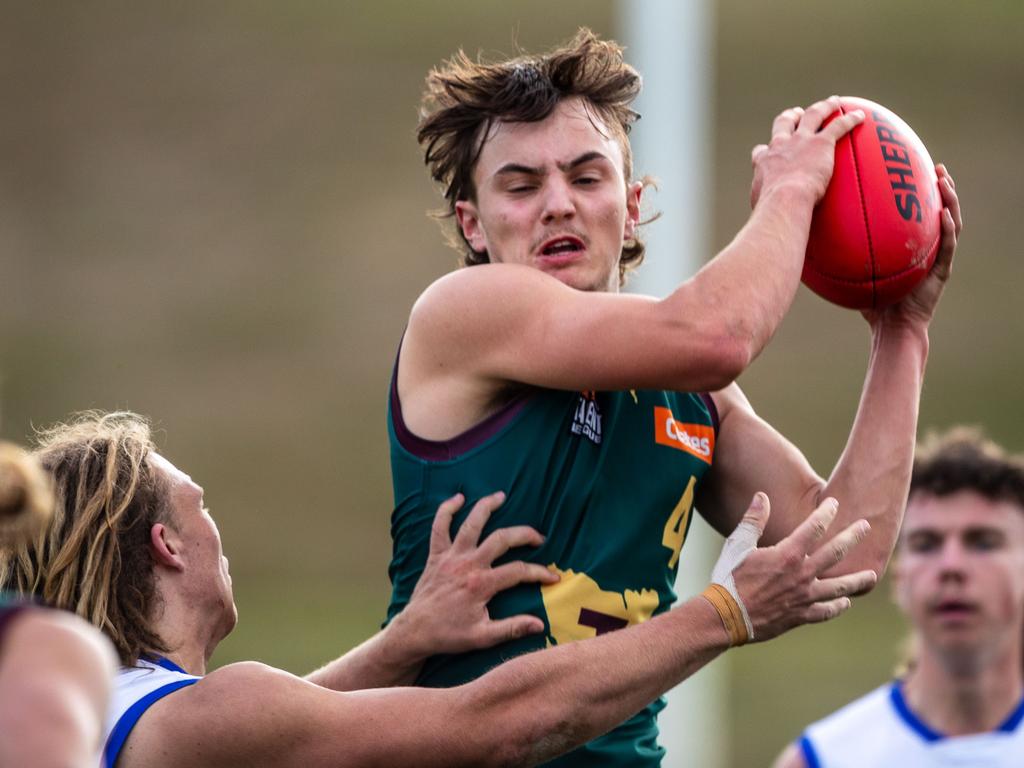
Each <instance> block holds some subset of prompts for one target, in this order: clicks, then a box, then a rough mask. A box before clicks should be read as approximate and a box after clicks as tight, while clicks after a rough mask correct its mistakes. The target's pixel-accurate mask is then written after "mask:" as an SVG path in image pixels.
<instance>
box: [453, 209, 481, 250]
mask: <svg viewBox="0 0 1024 768" xmlns="http://www.w3.org/2000/svg"><path fill="white" fill-rule="evenodd" d="M455 220H456V221H458V223H459V229H461V230H462V236H463V237H464V238H466V242H467V243H469V247H470V248H472V249H473V250H474V251H476V252H477V253H484V252H485V251H486V250H487V234H486V233H485V232H484V228H483V225H482V224H481V223H480V212H479V211H478V210H477V207H476V204H475V203H473V202H471V201H469V200H458V201H456V203H455Z"/></svg>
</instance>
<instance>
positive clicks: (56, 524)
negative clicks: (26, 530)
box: [0, 411, 169, 666]
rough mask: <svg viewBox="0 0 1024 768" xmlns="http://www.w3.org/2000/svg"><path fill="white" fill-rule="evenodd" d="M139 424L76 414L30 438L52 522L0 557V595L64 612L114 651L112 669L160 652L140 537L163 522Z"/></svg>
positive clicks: (145, 541)
mask: <svg viewBox="0 0 1024 768" xmlns="http://www.w3.org/2000/svg"><path fill="white" fill-rule="evenodd" d="M153 450H154V446H153V442H152V438H151V434H150V428H149V424H148V422H147V421H146V420H145V419H144V418H143V417H141V416H138V415H137V414H134V413H129V412H119V413H106V414H104V413H99V412H96V411H89V412H86V413H82V414H78V415H77V416H75V417H74V418H73V419H72V420H71V421H69V422H68V423H65V424H57V425H56V426H53V427H51V428H49V429H46V430H42V431H40V432H39V434H38V449H37V450H36V456H37V458H38V460H39V462H40V464H41V465H42V467H43V468H44V469H45V470H46V471H47V472H48V473H49V474H50V475H51V476H52V478H53V487H54V495H55V498H56V504H55V506H54V512H53V517H52V519H51V520H50V522H49V524H48V525H46V526H45V527H44V528H43V529H42V530H41V531H40V532H39V533H38V534H37V535H36V536H35V537H33V538H32V539H31V540H30V541H28V542H26V543H24V544H21V545H19V546H14V547H12V548H9V549H8V550H5V551H3V552H0V588H4V589H7V590H10V591H14V592H20V593H23V594H26V593H27V594H33V595H35V596H36V597H38V598H41V599H42V600H43V601H45V602H46V603H47V604H49V605H51V606H53V607H55V608H62V609H65V610H69V611H73V612H74V613H77V614H78V615H79V616H81V617H82V618H84V619H86V620H87V621H89V622H90V623H92V624H93V625H94V626H96V627H98V628H99V629H101V630H102V631H103V632H104V633H105V634H106V635H107V637H109V638H110V640H111V641H112V642H113V643H114V646H115V647H116V648H117V652H118V655H119V656H120V657H121V663H122V664H124V665H126V666H130V665H133V664H134V663H135V662H136V661H137V660H138V659H139V657H140V656H141V655H143V654H146V653H159V652H165V651H166V650H167V648H166V647H165V645H164V643H163V641H162V640H161V639H160V637H159V636H158V635H157V634H156V632H155V631H154V630H153V627H152V617H153V613H154V605H155V602H156V588H155V582H154V576H153V560H152V556H151V555H150V549H149V535H150V529H151V528H152V526H153V524H154V523H157V522H166V521H167V518H168V515H169V502H168V497H167V488H166V486H165V481H164V480H163V478H162V476H161V475H160V474H159V473H157V472H156V471H154V469H153V468H152V466H151V465H150V463H149V461H148V457H149V454H150V452H151V451H153Z"/></svg>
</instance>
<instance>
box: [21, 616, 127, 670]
mask: <svg viewBox="0 0 1024 768" xmlns="http://www.w3.org/2000/svg"><path fill="white" fill-rule="evenodd" d="M6 644H7V645H8V648H7V649H5V656H7V655H8V653H9V654H11V655H12V656H16V657H17V659H20V660H21V661H20V662H19V664H18V665H21V666H24V667H25V668H29V669H33V670H36V674H40V673H41V672H45V671H47V670H49V671H54V672H58V673H59V672H61V671H62V670H72V671H74V672H76V674H75V677H76V678H78V679H80V680H81V681H82V682H96V683H97V684H101V685H102V687H103V688H106V686H107V681H108V680H109V678H110V677H111V676H113V672H114V664H115V659H114V652H113V648H112V647H111V645H110V643H109V642H108V641H107V640H106V638H104V637H103V635H102V634H101V633H100V631H99V630H97V629H96V628H95V627H93V626H92V625H90V624H89V623H88V622H86V621H85V620H84V619H81V618H79V617H78V616H75V615H74V614H71V613H67V612H66V611H56V610H48V609H39V608H34V609H29V610H27V611H25V613H24V614H22V615H21V616H18V617H17V619H16V621H15V623H14V625H13V626H12V627H11V628H10V634H9V636H8V638H7V641H6ZM32 659H38V660H39V663H38V664H35V663H32V661H31V660H32Z"/></svg>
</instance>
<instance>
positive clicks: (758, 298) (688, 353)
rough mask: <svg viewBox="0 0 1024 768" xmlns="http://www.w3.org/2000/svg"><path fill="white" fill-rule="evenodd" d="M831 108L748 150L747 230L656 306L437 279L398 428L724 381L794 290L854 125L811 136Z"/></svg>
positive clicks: (458, 423) (403, 363) (407, 368)
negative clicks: (545, 401) (588, 394)
mask: <svg viewBox="0 0 1024 768" xmlns="http://www.w3.org/2000/svg"><path fill="white" fill-rule="evenodd" d="M834 109H835V107H834V105H833V104H832V103H831V102H819V104H817V105H815V106H814V107H812V108H811V109H810V110H808V112H807V114H806V115H803V113H802V112H800V113H799V114H797V112H796V111H790V112H788V113H784V114H783V115H782V116H780V117H779V119H778V120H777V121H776V126H775V127H774V129H773V133H774V138H773V141H772V145H771V147H770V148H765V149H764V150H763V151H761V152H759V153H758V154H757V155H756V171H755V183H756V184H757V187H758V195H759V197H758V200H757V204H756V206H755V208H754V211H753V214H752V216H751V218H750V220H749V221H748V223H747V225H746V226H745V227H744V228H743V229H742V230H741V231H740V233H739V234H738V235H737V236H736V238H735V239H734V240H733V241H732V242H731V243H730V244H729V246H728V247H726V248H725V249H724V250H723V251H722V252H721V253H720V254H719V255H718V256H717V257H716V258H715V259H713V260H712V261H711V262H710V263H709V264H708V265H706V266H705V267H704V268H703V269H702V270H701V271H700V272H698V274H697V275H695V276H694V277H693V278H692V279H690V280H688V281H686V282H685V283H683V284H682V285H680V286H679V287H678V288H677V289H676V290H675V291H674V292H673V293H672V294H670V295H669V296H668V297H667V298H665V299H664V300H661V301H656V300H654V299H650V298H646V297H640V296H626V295H619V294H605V293H593V292H582V291H577V290H574V289H572V288H569V287H567V286H565V285H563V284H562V283H560V282H559V281H558V280H556V279H554V278H552V277H550V276H548V275H546V274H544V273H542V272H541V271H540V270H537V269H533V268H532V267H526V266H521V265H511V264H488V265H484V266H479V267H473V268H471V269H463V270H459V271H458V272H456V273H453V274H451V275H448V276H446V277H444V278H442V279H441V280H439V281H437V282H436V283H434V285H432V286H431V287H430V288H428V290H427V291H426V292H425V293H424V294H423V295H422V296H421V297H420V299H419V301H418V302H417V303H416V306H415V307H414V308H413V312H412V315H411V317H410V320H409V325H408V328H407V331H406V335H405V339H404V341H403V345H402V354H401V360H400V363H399V370H398V389H399V395H400V398H401V401H402V407H403V414H404V416H405V419H406V423H407V424H408V425H409V426H410V427H411V428H412V429H413V431H414V432H416V434H418V435H419V436H421V437H425V438H428V439H436V440H443V439H448V438H450V437H453V436H455V435H456V434H458V433H459V432H461V431H463V430H465V429H466V428H468V427H469V426H471V425H472V424H474V423H477V422H478V421H479V420H480V419H481V418H482V417H483V416H485V415H487V414H488V413H489V412H490V411H491V410H493V407H494V401H495V396H496V394H497V393H498V392H500V391H501V389H502V388H503V387H505V386H507V385H508V384H509V383H518V384H527V385H534V386H541V387H548V388H553V389H566V390H572V389H596V390H610V389H627V388H654V389H675V390H680V391H704V390H714V389H719V388H721V387H723V386H725V385H726V384H728V383H729V382H731V381H732V380H733V379H734V378H735V377H736V376H737V375H738V374H739V373H740V372H741V371H743V369H744V368H745V367H746V366H747V365H748V364H749V363H750V361H751V360H753V359H754V358H755V357H756V356H757V355H758V354H759V353H760V351H761V349H763V347H764V345H765V344H767V342H768V340H769V339H770V338H771V336H772V335H773V334H774V332H775V330H776V328H777V327H778V324H779V323H780V322H781V319H782V317H783V316H784V315H785V313H786V311H787V310H788V309H789V306H790V304H791V303H792V300H793V297H794V295H795V293H796V289H797V286H798V285H799V279H800V272H801V269H802V266H803V255H804V251H805V248H806V243H807V236H808V230H809V226H810V219H811V212H812V210H813V206H814V204H815V202H816V201H817V200H818V199H819V197H820V195H821V194H822V193H823V192H824V189H825V187H826V185H827V183H828V180H829V178H830V176H831V171H832V162H833V156H834V146H835V141H836V139H837V138H838V137H840V136H841V135H843V134H844V133H846V132H847V131H848V130H849V129H850V128H851V127H852V126H853V125H854V124H856V123H857V122H859V121H860V119H861V116H860V115H859V114H856V113H854V114H850V115H846V116H844V117H843V118H840V119H837V120H835V121H833V122H832V123H830V124H829V125H828V126H827V127H826V128H824V129H822V130H821V131H820V132H818V131H817V130H816V128H817V126H820V124H821V121H822V120H823V119H824V118H825V117H826V116H827V115H828V114H829V113H830V112H832V111H834ZM801 115H803V117H802V118H801ZM797 123H800V128H799V129H794V126H795V125H796V124H797Z"/></svg>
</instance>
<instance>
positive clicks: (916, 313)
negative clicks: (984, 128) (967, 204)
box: [863, 163, 963, 328]
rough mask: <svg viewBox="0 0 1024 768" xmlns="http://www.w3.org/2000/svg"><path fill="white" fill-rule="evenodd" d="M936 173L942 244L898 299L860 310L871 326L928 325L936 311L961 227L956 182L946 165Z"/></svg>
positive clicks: (951, 269) (948, 274)
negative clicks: (920, 276) (913, 284)
mask: <svg viewBox="0 0 1024 768" xmlns="http://www.w3.org/2000/svg"><path fill="white" fill-rule="evenodd" d="M935 173H936V174H937V175H938V177H939V193H940V194H941V195H942V204H943V208H942V244H941V245H940V246H939V252H938V254H936V256H935V264H934V265H932V269H931V271H930V272H929V273H928V275H927V276H926V277H925V278H924V280H922V281H921V282H920V283H918V285H917V287H915V288H914V290H912V291H911V292H910V293H909V294H907V295H906V296H905V297H904V298H903V299H902V300H901V301H898V302H897V303H896V304H893V305H892V306H889V307H885V308H884V309H878V310H867V311H865V312H864V313H863V314H864V317H865V318H866V319H867V321H868V323H870V324H871V327H872V328H874V327H877V326H878V325H880V324H884V323H891V324H901V323H907V322H911V323H914V322H916V323H924V324H925V325H927V324H928V323H929V322H931V319H932V315H934V314H935V307H936V306H938V303H939V299H940V298H941V297H942V291H943V289H944V288H945V287H946V282H947V281H948V280H949V276H950V274H951V272H952V271H953V255H954V254H955V253H956V245H957V242H958V241H959V239H960V230H961V229H963V218H962V216H961V214H960V199H959V198H958V197H957V194H956V184H955V183H954V181H953V177H952V176H950V175H949V171H947V170H946V166H944V165H942V164H941V163H940V164H938V165H936V166H935Z"/></svg>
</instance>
